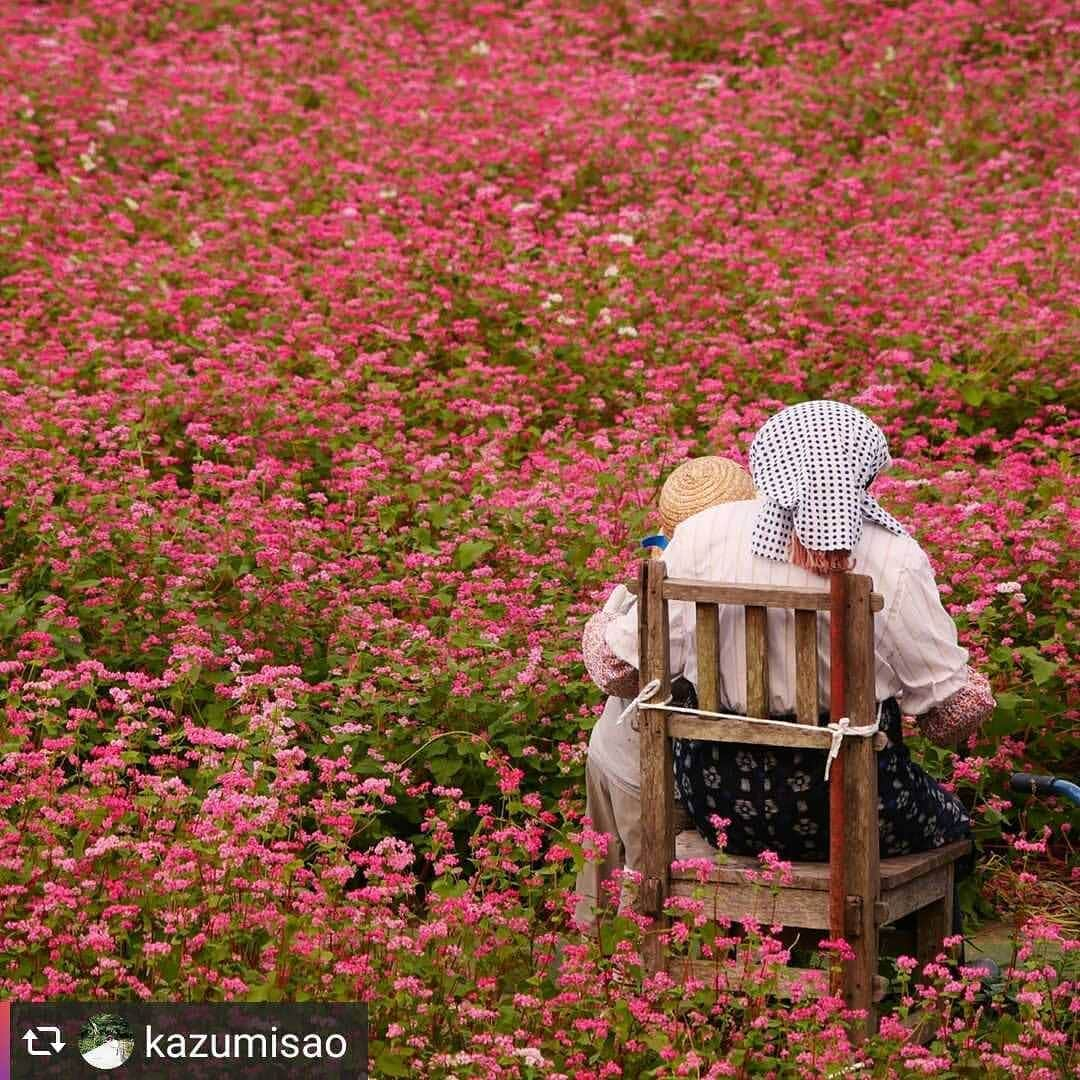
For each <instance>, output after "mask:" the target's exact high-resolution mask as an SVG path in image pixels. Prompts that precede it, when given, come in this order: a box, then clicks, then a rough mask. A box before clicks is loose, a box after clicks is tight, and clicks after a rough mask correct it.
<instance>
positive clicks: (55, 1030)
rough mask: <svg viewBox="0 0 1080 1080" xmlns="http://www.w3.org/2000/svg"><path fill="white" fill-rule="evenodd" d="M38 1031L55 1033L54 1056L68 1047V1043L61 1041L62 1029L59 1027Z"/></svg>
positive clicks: (53, 1042) (43, 1028)
mask: <svg viewBox="0 0 1080 1080" xmlns="http://www.w3.org/2000/svg"><path fill="white" fill-rule="evenodd" d="M38 1031H51V1032H52V1033H53V1041H52V1048H53V1053H54V1054H59V1053H60V1051H61V1050H63V1049H64V1047H65V1046H67V1043H66V1042H62V1041H61V1039H60V1029H59V1028H58V1027H39V1028H38Z"/></svg>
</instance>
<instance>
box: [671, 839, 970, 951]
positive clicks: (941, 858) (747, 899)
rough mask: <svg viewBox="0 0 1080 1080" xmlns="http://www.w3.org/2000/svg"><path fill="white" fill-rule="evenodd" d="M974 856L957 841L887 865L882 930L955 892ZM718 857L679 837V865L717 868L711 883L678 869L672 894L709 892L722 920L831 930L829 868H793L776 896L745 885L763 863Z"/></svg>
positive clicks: (966, 844) (966, 845)
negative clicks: (955, 871)
mask: <svg viewBox="0 0 1080 1080" xmlns="http://www.w3.org/2000/svg"><path fill="white" fill-rule="evenodd" d="M970 850H971V841H969V840H958V841H956V842H955V843H952V844H946V845H945V846H944V847H940V848H936V849H934V850H933V851H925V852H920V853H918V854H916V855H899V856H896V857H895V858H891V859H882V860H881V864H880V865H881V897H880V901H879V903H880V908H879V910H878V912H877V922H878V924H879V925H881V924H884V923H890V922H893V921H895V920H896V919H899V918H901V917H903V916H904V915H907V914H909V913H910V912H912V911H917V910H918V909H919V908H921V907H923V906H924V905H926V904H927V903H930V902H931V901H933V900H935V899H937V898H941V897H944V896H945V895H946V893H947V892H951V889H952V878H951V869H952V864H953V863H954V862H956V860H957V859H961V858H963V857H964V856H965V855H967V854H968V852H969V851H970ZM717 854H718V852H717V849H716V848H714V847H713V846H712V845H711V844H709V842H708V841H707V840H705V839H704V838H703V837H702V836H701V835H700V833H698V832H697V831H696V830H687V831H684V832H680V833H679V834H678V835H677V836H676V838H675V858H676V860H683V859H708V860H710V862H711V863H712V866H711V867H710V870H709V875H708V879H707V883H702V882H701V881H700V875H699V872H698V871H697V870H696V869H688V868H679V867H673V868H672V871H671V894H672V895H673V896H692V895H693V894H694V892H695V890H697V889H699V888H705V889H706V890H707V891H708V893H709V894H710V897H711V899H710V910H711V911H713V912H714V913H715V914H717V915H725V916H727V917H728V918H730V919H736V920H737V919H738V918H739V917H740V915H743V916H752V917H754V918H756V919H759V920H761V921H769V922H779V923H783V924H784V925H787V926H802V927H807V928H811V929H828V926H829V864H828V863H822V862H793V863H792V864H791V881H790V883H788V884H785V885H783V886H781V889H780V892H779V895H774V894H773V890H772V889H771V888H767V887H762V888H760V889H755V888H753V886H752V885H751V884H750V883H749V882H748V881H747V879H746V871H747V870H758V869H760V868H761V863H760V861H759V860H758V859H756V858H754V857H753V856H751V855H724V856H723V861H722V862H719V863H718V862H716V857H717Z"/></svg>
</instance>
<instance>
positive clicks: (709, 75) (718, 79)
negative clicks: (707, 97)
mask: <svg viewBox="0 0 1080 1080" xmlns="http://www.w3.org/2000/svg"><path fill="white" fill-rule="evenodd" d="M694 85H695V86H696V87H697V89H698V90H715V89H717V87H720V86H723V85H724V77H723V76H722V75H716V74H714V73H713V72H711V71H707V72H706V73H705V74H704V75H702V76H701V78H700V79H698V81H697V82H696V83H695V84H694Z"/></svg>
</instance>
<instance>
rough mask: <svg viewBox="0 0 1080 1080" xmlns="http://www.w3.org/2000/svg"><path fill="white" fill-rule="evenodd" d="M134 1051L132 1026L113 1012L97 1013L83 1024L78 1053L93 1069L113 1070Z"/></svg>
mask: <svg viewBox="0 0 1080 1080" xmlns="http://www.w3.org/2000/svg"><path fill="white" fill-rule="evenodd" d="M134 1050H135V1033H134V1032H133V1031H132V1030H131V1025H130V1024H129V1023H128V1022H127V1021H126V1020H125V1019H124V1018H123V1017H122V1016H117V1015H116V1014H115V1013H98V1014H97V1016H91V1017H90V1019H89V1020H87V1021H86V1023H85V1024H83V1028H82V1031H80V1032H79V1053H80V1054H82V1057H83V1061H85V1062H86V1063H87V1065H92V1066H93V1067H94V1068H95V1069H116V1068H118V1067H119V1066H121V1065H123V1064H124V1062H125V1061H127V1059H128V1058H129V1057H131V1055H132V1053H133V1052H134Z"/></svg>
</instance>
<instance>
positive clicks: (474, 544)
mask: <svg viewBox="0 0 1080 1080" xmlns="http://www.w3.org/2000/svg"><path fill="white" fill-rule="evenodd" d="M494 546H495V545H494V544H493V543H492V542H491V541H490V540H467V541H466V542H465V543H464V544H460V545H459V546H458V549H457V551H455V552H454V569H455V570H468V569H469V567H470V566H475V565H476V564H477V563H478V562H479V561H480V560H481V559H482V558H483V557H484V556H485V555H486V554H487V553H488V552H489V551H490V550H491V549H492V548H493V547H494Z"/></svg>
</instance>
